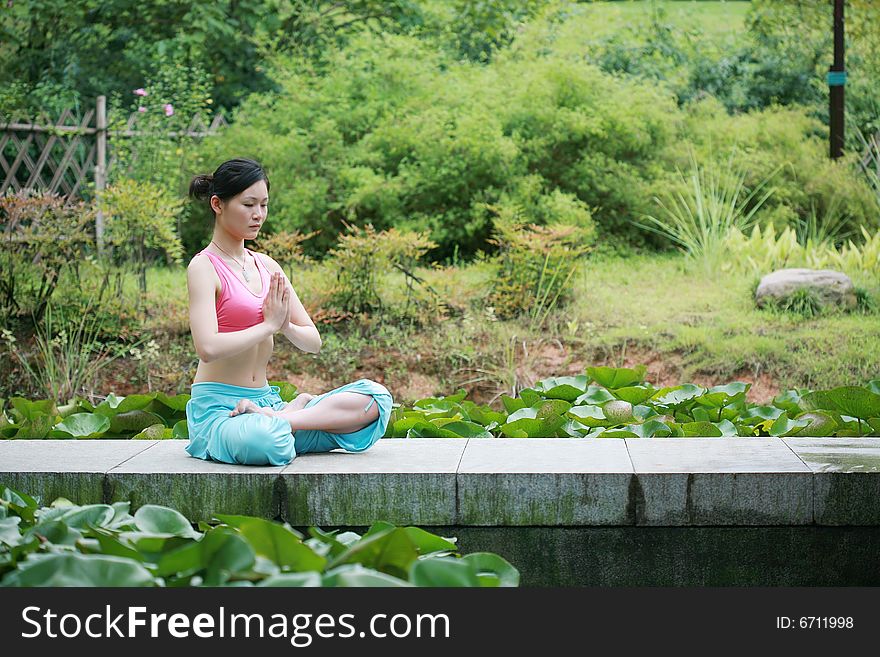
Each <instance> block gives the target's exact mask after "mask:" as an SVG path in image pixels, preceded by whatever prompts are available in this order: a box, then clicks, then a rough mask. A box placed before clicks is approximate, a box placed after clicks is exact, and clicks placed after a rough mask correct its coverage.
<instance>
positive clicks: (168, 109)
mask: <svg viewBox="0 0 880 657" xmlns="http://www.w3.org/2000/svg"><path fill="white" fill-rule="evenodd" d="M172 114H174V108H173V107H172V106H171V103H167V104H166V105H165V116H171V115H172Z"/></svg>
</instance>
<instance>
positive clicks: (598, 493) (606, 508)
mask: <svg viewBox="0 0 880 657" xmlns="http://www.w3.org/2000/svg"><path fill="white" fill-rule="evenodd" d="M632 471H633V469H632V463H631V462H630V459H629V456H628V455H627V453H626V446H625V444H624V442H623V441H622V440H619V439H609V440H578V439H571V440H568V439H561V438H497V439H492V440H470V441H469V442H468V446H467V448H466V449H465V453H464V458H463V459H462V462H461V466H460V467H459V471H458V502H459V522H460V523H461V524H464V525H474V526H495V525H519V526H522V525H564V526H571V525H618V524H628V523H629V521H628V512H627V501H628V498H629V487H630V483H631V479H632V474H631V473H632Z"/></svg>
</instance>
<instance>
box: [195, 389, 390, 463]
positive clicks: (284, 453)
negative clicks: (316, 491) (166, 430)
mask: <svg viewBox="0 0 880 657" xmlns="http://www.w3.org/2000/svg"><path fill="white" fill-rule="evenodd" d="M278 391H279V388H278V386H270V385H268V384H266V385H265V386H263V387H262V388H247V387H243V386H233V385H229V384H228V383H215V382H207V381H206V382H201V383H193V384H192V396H191V397H190V400H189V401H188V402H187V403H186V422H187V428H188V429H189V445H187V447H186V451H187V452H188V453H189V454H190V455H192V456H194V457H196V458H200V459H205V460H211V461H222V462H223V463H238V464H243V465H285V464H287V463H290V462H291V461H292V460H293V459H294V458H296V455H297V454H305V453H307V452H329V451H330V450H332V449H336V448H342V449H345V450H347V451H349V452H362V451H363V450H365V449H368V448H369V447H371V446H372V445H373V444H374V443H375V442H376V441H377V440H379V439H380V438H381V437H382V436H383V435H385V429H386V427H387V426H388V420H389V419H390V417H391V404H392V398H391V393H389V392H388V389H387V388H385V386H383V385H381V384H379V383H376V382H375V381H371V380H370V379H358V380H357V381H354V382H353V383H347V384H345V385H344V386H342V387H340V388H336V389H334V390H331V391H329V392H325V393H323V394H320V395H317V396H316V397H314V398H313V399H310V400H309V402H308V403H307V404H306V406H305V407H306V408H309V407H311V406H314V405H315V404H317V403H318V402H320V401H321V400H322V399H324V398H325V397H328V396H330V395H335V394H336V393H337V392H360V393H363V394H365V395H370V396H371V397H372V399H370V401H369V403H368V404H367V405H366V407H365V408H364V412H366V411H367V410H368V409H369V408H370V406H372V405H373V403H374V402H375V403H376V404H377V405H378V407H379V417H378V419H377V420H375V421H373V422H371V423H370V424H368V425H367V426H365V427H364V428H362V429H359V430H358V431H354V432H352V433H342V434H339V433H330V432H328V431H318V430H314V429H300V430H298V431H296V432H291V430H290V424H288V423H287V421H286V420H284V419H282V418H280V417H269V416H267V415H261V414H260V413H242V414H240V415H235V416H232V417H230V415H229V412H230V411H232V410H234V409H235V405H236V404H237V403H238V401H239V400H240V399H250V400H251V401H253V402H254V403H255V404H256V405H257V406H261V407H269V408H271V409H273V410H276V411H277V410H281V409H282V408H284V407H285V406H286V405H287V402H285V401H283V400H282V399H281V397H280V396H279V395H278Z"/></svg>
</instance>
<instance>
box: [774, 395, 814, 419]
mask: <svg viewBox="0 0 880 657" xmlns="http://www.w3.org/2000/svg"><path fill="white" fill-rule="evenodd" d="M802 392H804V393H806V392H807V391H801V390H786V391H785V392H782V393H780V394H778V395H776V397H774V398H773V405H774V406H776V407H777V408H781V409H782V410H783V411H786V412H788V413H789V414H790V415H797V414H798V413H803V412H804V411H806V410H809V409H807V408H801V405H800V401H801V393H802Z"/></svg>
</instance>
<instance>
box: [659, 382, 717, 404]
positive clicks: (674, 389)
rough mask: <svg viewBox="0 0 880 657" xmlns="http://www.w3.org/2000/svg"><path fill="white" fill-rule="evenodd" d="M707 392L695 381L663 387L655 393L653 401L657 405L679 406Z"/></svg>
mask: <svg viewBox="0 0 880 657" xmlns="http://www.w3.org/2000/svg"><path fill="white" fill-rule="evenodd" d="M705 393H706V389H705V388H703V387H701V386H698V385H694V384H693V383H684V384H682V385H680V386H671V387H668V388H661V389H660V390H658V391H657V392H656V393H654V396H653V397H651V401H652V402H653V404H654V405H655V406H678V405H679V404H683V403H684V402H686V401H690V400H692V399H696V398H697V397H700V396H701V395H704V394H705Z"/></svg>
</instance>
